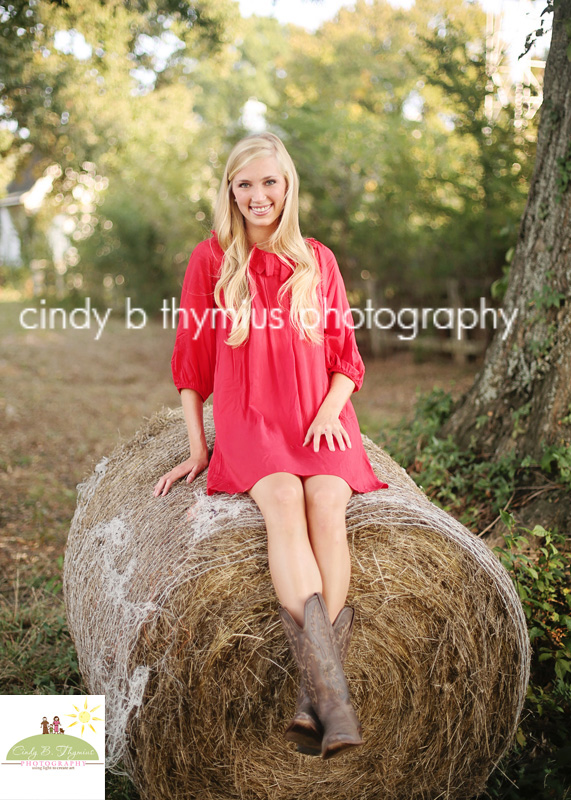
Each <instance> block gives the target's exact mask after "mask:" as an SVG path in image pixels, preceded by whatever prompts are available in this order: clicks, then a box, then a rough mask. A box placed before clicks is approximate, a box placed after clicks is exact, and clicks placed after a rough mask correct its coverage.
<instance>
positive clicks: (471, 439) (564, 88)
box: [441, 0, 571, 460]
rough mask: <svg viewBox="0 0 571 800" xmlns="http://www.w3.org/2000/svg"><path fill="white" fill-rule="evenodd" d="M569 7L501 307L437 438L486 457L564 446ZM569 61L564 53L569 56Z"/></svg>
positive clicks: (560, 10)
mask: <svg viewBox="0 0 571 800" xmlns="http://www.w3.org/2000/svg"><path fill="white" fill-rule="evenodd" d="M570 40H571V0H555V11H554V19H553V34H552V43H551V48H550V51H549V56H548V59H547V64H546V68H545V80H544V100H543V104H542V107H541V111H540V113H541V117H540V124H539V130H538V143H537V161H536V164H535V170H534V173H533V177H532V180H531V187H530V192H529V196H528V200H527V205H526V208H525V211H524V214H523V217H522V220H521V224H520V228H519V233H518V241H517V245H516V248H515V253H514V257H513V260H512V265H511V271H510V276H509V284H508V289H507V292H506V295H505V299H504V302H503V307H504V309H505V312H506V313H507V314H508V315H511V314H512V312H513V310H514V309H516V308H517V317H516V320H515V323H514V325H513V327H512V330H511V332H510V335H509V336H507V337H506V338H505V340H504V339H502V333H503V332H504V330H503V329H502V328H500V327H498V328H497V329H496V332H495V334H494V337H493V339H492V341H491V343H490V345H489V347H488V349H487V351H486V356H485V360H484V364H483V367H482V369H481V370H480V372H479V373H478V375H477V376H476V378H475V381H474V384H473V386H472V387H471V389H469V390H468V392H466V394H465V395H464V396H463V397H461V398H460V400H459V401H458V402H457V404H456V407H455V409H454V410H453V413H452V416H451V417H450V418H449V419H448V420H447V422H446V423H445V425H444V426H443V428H442V430H441V435H443V436H446V435H448V434H452V435H453V437H454V439H455V440H456V441H457V442H458V443H459V444H460V445H461V446H465V447H468V446H470V445H472V446H473V447H475V449H476V451H477V452H479V453H481V454H483V455H484V456H485V457H487V458H490V459H492V460H496V459H498V458H500V457H501V456H502V455H504V454H506V453H508V452H515V454H516V456H517V457H522V458H523V457H524V456H526V455H529V456H530V457H531V458H533V459H534V460H539V459H540V458H541V456H542V454H543V453H544V451H545V450H546V448H548V447H549V446H556V447H569V446H570V443H571V424H570V420H571V414H570V411H571V409H570V404H571V310H570V300H571V293H570V285H571V217H570V211H571V61H570V58H569V57H568V55H567V50H568V48H569V47H570ZM570 56H571V50H570Z"/></svg>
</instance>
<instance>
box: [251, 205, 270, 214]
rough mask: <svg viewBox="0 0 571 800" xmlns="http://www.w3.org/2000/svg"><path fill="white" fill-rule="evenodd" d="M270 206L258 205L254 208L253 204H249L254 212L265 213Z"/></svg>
mask: <svg viewBox="0 0 571 800" xmlns="http://www.w3.org/2000/svg"><path fill="white" fill-rule="evenodd" d="M271 207H272V206H271V204H270V205H269V206H260V207H258V208H254V206H251V207H250V208H251V210H252V211H253V213H254V214H265V213H266V211H269V210H270V208H271Z"/></svg>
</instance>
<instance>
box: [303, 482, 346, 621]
mask: <svg viewBox="0 0 571 800" xmlns="http://www.w3.org/2000/svg"><path fill="white" fill-rule="evenodd" d="M302 480H303V484H304V492H305V504H306V514H307V523H308V526H309V539H310V542H311V547H312V549H313V553H314V555H315V559H316V561H317V565H318V567H319V572H320V574H321V579H322V582H323V592H322V594H323V599H324V600H325V604H326V606H327V611H328V612H329V618H330V620H331V622H334V621H335V619H336V617H337V615H338V614H339V612H340V611H341V609H342V608H343V606H344V605H345V600H346V598H347V592H348V591H349V582H350V580H351V558H350V554H349V546H348V544H347V527H346V524H345V514H346V510H347V503H348V502H349V500H350V498H351V495H352V494H353V490H352V489H351V487H350V486H349V484H348V483H347V482H346V481H344V480H343V478H339V477H337V476H336V475H311V476H309V477H304V478H302Z"/></svg>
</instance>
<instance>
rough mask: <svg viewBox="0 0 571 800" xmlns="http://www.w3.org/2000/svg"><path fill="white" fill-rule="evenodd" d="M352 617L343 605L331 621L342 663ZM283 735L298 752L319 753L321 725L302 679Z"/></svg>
mask: <svg viewBox="0 0 571 800" xmlns="http://www.w3.org/2000/svg"><path fill="white" fill-rule="evenodd" d="M354 618H355V611H354V610H353V609H352V608H350V607H349V606H345V608H342V609H341V611H340V612H339V614H338V615H337V618H336V619H335V622H334V623H333V633H334V634H335V644H336V646H337V649H338V650H339V656H340V657H341V663H342V664H343V663H344V662H345V659H346V657H347V651H348V650H349V644H350V642H351V634H352V632H353V620H354ZM359 732H360V731H359ZM284 736H285V738H286V739H287V740H288V741H289V742H295V743H296V744H297V748H296V749H297V750H298V752H300V753H304V755H307V756H319V755H321V740H322V738H323V725H322V724H321V722H320V720H319V717H318V716H317V714H316V713H315V711H314V710H313V706H312V705H311V700H310V699H309V695H308V694H307V689H306V688H305V683H304V681H303V679H302V680H300V683H299V689H298V693H297V702H296V709H295V713H294V716H293V719H292V721H291V722H290V724H289V725H288V726H287V728H286V730H285V734H284Z"/></svg>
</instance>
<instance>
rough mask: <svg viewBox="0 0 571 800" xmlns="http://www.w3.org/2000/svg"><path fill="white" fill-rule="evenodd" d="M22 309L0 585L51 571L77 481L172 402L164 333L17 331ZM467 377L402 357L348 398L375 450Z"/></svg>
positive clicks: (11, 324) (0, 474) (8, 368)
mask: <svg viewBox="0 0 571 800" xmlns="http://www.w3.org/2000/svg"><path fill="white" fill-rule="evenodd" d="M28 305H30V306H33V305H34V304H32V303H29V304H28ZM24 307H25V304H18V303H0V584H1V583H3V582H4V581H8V582H9V583H12V582H13V581H14V579H15V577H16V576H17V575H20V576H22V577H23V576H25V575H26V574H27V573H35V572H37V571H40V572H42V573H44V574H51V573H56V572H57V571H58V570H59V567H58V565H57V559H58V557H59V556H61V555H62V554H63V551H64V546H65V542H66V538H67V533H68V530H69V525H70V521H71V518H72V516H73V512H74V509H75V502H76V486H77V484H78V483H80V482H81V481H82V480H84V479H85V478H86V477H87V476H88V475H89V474H90V473H91V471H92V470H93V468H94V467H95V465H96V464H97V463H98V462H99V461H100V459H101V458H102V457H103V456H104V455H108V454H109V453H110V452H111V451H112V450H113V448H114V447H115V446H116V445H117V444H118V443H119V442H120V441H121V440H124V439H127V438H129V437H131V436H132V435H133V433H134V432H135V431H136V430H137V429H138V428H139V427H140V426H141V423H142V422H143V420H144V419H145V418H148V417H150V416H152V415H153V414H154V413H155V412H156V411H158V410H159V409H160V408H161V407H162V406H171V407H177V406H178V404H179V396H178V392H177V391H176V389H175V387H174V385H173V383H172V379H171V372H170V357H171V352H172V346H173V343H174V331H173V330H170V329H166V330H165V329H163V328H162V326H161V324H160V323H159V322H153V321H149V322H148V323H147V325H146V326H145V327H143V328H141V329H139V330H128V329H126V328H125V324H124V320H123V319H121V318H120V315H119V314H117V315H116V317H115V319H114V318H113V316H111V317H110V319H109V321H108V322H107V324H106V326H105V328H104V330H103V332H102V334H101V337H100V338H99V339H98V340H96V339H95V335H96V330H94V329H93V328H92V329H91V330H75V329H73V328H69V327H68V328H67V330H62V329H61V326H60V328H59V329H57V330H25V329H24V328H23V327H22V326H21V324H20V321H19V314H20V311H21V310H22V309H23V308H24ZM30 321H33V319H32V318H31V317H30ZM478 368H479V363H477V362H474V363H470V364H468V365H467V366H465V367H459V366H456V365H454V364H453V363H452V362H450V361H445V360H432V361H427V362H425V363H420V364H418V363H414V360H413V356H412V353H411V352H408V351H404V352H400V353H398V354H396V355H394V356H392V357H389V358H386V359H383V360H378V361H370V360H369V361H366V370H367V372H366V378H365V383H364V386H363V388H362V390H361V391H360V392H358V393H356V394H355V395H354V396H353V402H354V406H355V409H356V411H357V415H358V417H359V420H360V423H361V427H362V429H363V432H365V433H366V434H367V435H369V436H370V437H371V438H373V439H375V440H376V441H378V442H379V444H380V445H381V446H382V444H383V442H382V434H381V431H382V430H384V429H386V428H387V426H390V425H391V424H394V423H396V422H397V421H398V420H400V419H401V418H402V417H403V416H405V417H410V416H411V415H412V410H413V407H414V402H415V397H416V392H417V391H418V390H420V391H422V392H424V391H429V390H430V389H432V388H433V387H435V386H437V387H443V388H444V389H446V390H450V391H452V392H453V394H454V395H455V396H457V395H459V394H461V393H462V392H463V391H465V390H466V389H467V388H468V387H469V386H470V385H471V383H472V380H473V377H474V374H475V373H476V371H477V369H478ZM158 477H159V476H157V478H158Z"/></svg>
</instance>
